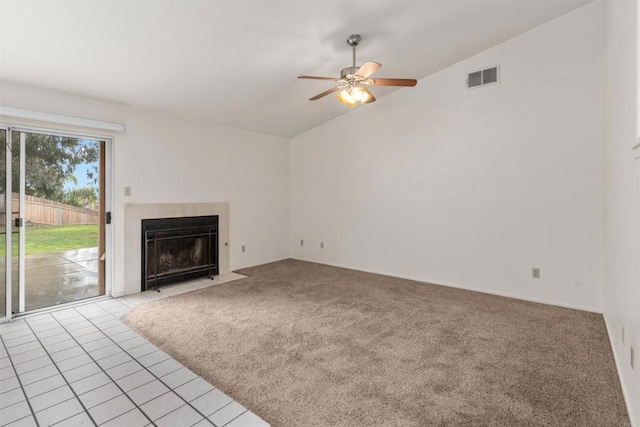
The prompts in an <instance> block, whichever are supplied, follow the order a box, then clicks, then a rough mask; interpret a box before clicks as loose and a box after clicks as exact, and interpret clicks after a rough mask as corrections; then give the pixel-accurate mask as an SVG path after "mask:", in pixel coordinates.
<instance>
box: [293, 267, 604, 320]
mask: <svg viewBox="0 0 640 427" xmlns="http://www.w3.org/2000/svg"><path fill="white" fill-rule="evenodd" d="M292 259H296V260H299V261H307V262H313V263H315V264H323V265H329V266H331V267H339V268H346V269H349V270H355V271H363V272H365V273H373V274H380V275H382V276H389V277H396V278H398V279H407V280H413V281H415V282H421V283H427V284H432V285H438V286H446V287H449V288H456V289H462V290H465V291H472V292H480V293H482V294H489V295H496V296H499V297H505V298H513V299H518V300H522V301H529V302H535V303H538V304H547V305H553V306H556V307H563V308H570V309H572V310H580V311H588V312H589V313H597V314H602V310H601V309H594V308H592V307H583V306H580V305H574V304H565V303H561V302H556V301H548V300H544V299H540V298H531V297H525V296H521V295H515V294H511V293H508V292H498V291H490V290H486V289H478V288H473V287H470V286H461V285H456V284H453V283H447V282H439V281H436V280H428V279H423V278H420V277H413V276H405V275H401V274H391V273H385V272H382V271H376V270H368V269H363V268H355V267H349V266H346V265H340V264H333V263H329V262H320V261H315V260H311V259H304V258H295V257H292Z"/></svg>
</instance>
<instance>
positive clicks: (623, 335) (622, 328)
mask: <svg viewBox="0 0 640 427" xmlns="http://www.w3.org/2000/svg"><path fill="white" fill-rule="evenodd" d="M622 344H624V326H623V327H622Z"/></svg>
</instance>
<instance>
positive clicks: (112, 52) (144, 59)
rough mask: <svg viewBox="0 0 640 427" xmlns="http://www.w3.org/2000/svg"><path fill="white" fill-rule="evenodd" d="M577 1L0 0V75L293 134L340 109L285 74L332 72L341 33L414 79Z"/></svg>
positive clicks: (347, 57)
mask: <svg viewBox="0 0 640 427" xmlns="http://www.w3.org/2000/svg"><path fill="white" fill-rule="evenodd" d="M589 1H590V0H486V1H485V0H466V1H465V0H440V1H434V0H425V1H404V0H386V1H375V0H365V1H361V0H360V1H344V0H342V1H331V0H261V1H246V0H232V1H219V0H210V1H190V0H186V1H115V0H114V1H70V0H69V1H42V2H36V1H32V2H27V1H6V0H2V1H1V2H0V61H1V62H0V79H2V80H5V81H13V82H20V83H25V84H29V85H34V86H40V87H44V88H49V89H55V90H59V91H63V92H67V93H71V94H76V95H81V96H85V97H89V98H94V99H100V100H106V101H111V102H115V103H119V104H125V105H129V106H135V107H142V108H147V109H153V110H160V111H165V112H168V113H171V114H174V115H177V116H181V117H189V118H195V119H199V120H207V121H209V122H213V123H219V124H225V125H229V126H233V127H237V128H242V129H249V130H254V131H259V132H264V133H268V134H273V135H281V136H285V137H291V136H294V135H296V134H298V133H300V132H303V131H305V130H308V129H310V128H312V127H314V126H317V125H319V124H322V123H324V122H326V121H328V120H330V119H332V118H334V117H337V116H339V115H341V114H344V113H346V112H347V111H349V107H346V106H344V105H342V104H340V103H339V102H338V101H337V100H336V99H335V97H334V96H327V97H326V98H323V99H321V100H319V101H314V102H312V101H308V98H310V97H311V96H313V95H316V94H317V93H319V92H322V91H324V90H326V89H328V88H330V87H332V82H327V81H309V80H298V79H297V78H296V77H297V76H298V75H303V74H307V75H319V76H336V77H337V76H338V74H339V71H340V69H341V68H344V67H346V66H350V65H351V48H350V47H349V46H348V45H347V44H346V41H345V40H346V38H347V36H349V35H350V34H352V33H359V34H361V35H362V38H363V39H362V42H361V45H360V47H359V48H358V64H359V65H360V64H361V63H362V62H364V61H367V60H372V61H377V62H380V63H382V64H383V67H382V68H381V69H380V70H378V72H377V73H376V74H375V76H378V77H399V78H416V79H420V78H422V77H425V76H427V75H429V74H431V73H434V72H435V71H438V70H440V69H442V68H445V67H446V66H448V65H451V64H453V63H455V62H457V61H460V60H462V59H464V58H467V57H469V56H471V55H473V54H475V53H477V52H480V51H482V50H484V49H487V48H488V47H491V46H493V45H496V44H497V43H500V42H502V41H504V40H507V39H509V38H512V37H514V36H515V35H517V34H520V33H522V32H524V31H527V30H529V29H531V28H533V27H535V26H538V25H540V24H542V23H544V22H546V21H548V20H550V19H553V18H554V17H557V16H560V15H562V14H564V13H566V12H568V11H570V10H573V9H575V8H577V7H579V6H581V5H584V4H586V3H588V2H589ZM418 84H420V83H418ZM391 90H393V89H392V88H384V87H374V88H373V89H372V91H373V92H374V94H375V95H376V97H377V98H378V101H377V102H384V95H385V94H387V93H389V92H390V91H391ZM399 90H412V89H411V88H403V89H399ZM358 108H367V106H363V107H358Z"/></svg>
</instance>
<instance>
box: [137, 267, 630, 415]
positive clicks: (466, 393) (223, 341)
mask: <svg viewBox="0 0 640 427" xmlns="http://www.w3.org/2000/svg"><path fill="white" fill-rule="evenodd" d="M240 273H242V274H246V275H248V276H250V277H248V278H246V279H241V280H238V281H235V282H231V283H228V284H223V285H220V286H214V287H210V288H207V289H203V290H200V291H195V292H191V293H188V294H183V295H179V296H175V297H171V298H166V299H162V300H159V301H156V302H153V303H150V304H145V305H141V306H139V307H137V308H135V309H134V310H132V311H131V312H130V313H129V315H128V316H127V318H126V320H127V322H128V323H129V324H130V325H131V326H132V327H134V328H135V329H136V330H137V331H139V332H140V333H141V334H143V335H145V336H146V337H148V338H149V339H150V340H151V341H152V342H153V343H155V344H156V345H158V346H159V347H160V348H162V349H163V350H165V351H166V352H168V353H170V354H171V355H172V356H173V357H175V358H176V359H177V360H179V361H180V362H182V363H183V364H184V365H186V366H187V367H189V368H190V369H192V370H193V371H195V372H197V373H198V374H200V375H201V376H203V377H204V378H206V379H207V380H208V381H210V382H211V383H212V384H214V385H215V386H217V387H218V388H220V389H221V390H222V391H224V392H225V393H228V394H230V395H231V396H232V397H233V398H234V399H236V400H237V401H238V402H240V403H242V404H243V405H245V406H246V407H248V408H249V409H250V410H251V411H253V412H255V413H256V414H257V415H259V416H260V417H262V418H263V419H265V420H266V421H267V422H269V423H271V425H272V426H274V427H278V426H281V427H295V426H304V427H310V426H350V427H351V426H599V427H600V426H628V425H630V424H629V421H628V417H627V413H626V409H625V405H624V400H623V397H622V392H621V389H620V384H619V381H618V376H617V373H616V369H615V365H614V361H613V355H612V352H611V348H610V345H609V341H608V338H607V333H606V330H605V325H604V322H603V319H602V316H601V315H598V314H593V313H586V312H582V311H576V310H569V309H564V308H558V307H552V306H547V305H543V304H535V303H529V302H524V301H519V300H515V299H509V298H502V297H496V296H491V295H485V294H481V293H475V292H469V291H463V290H457V289H451V288H446V287H441V286H435V285H429V284H424V283H419V282H413V281H409V280H402V279H395V278H390V277H386V276H380V275H375V274H368V273H362V272H357V271H352V270H345V269H340V268H334V267H328V266H323V265H318V264H312V263H307V262H302V261H295V260H287V261H281V262H277V263H272V264H267V265H263V266H259V267H254V268H250V269H246V270H242V271H240Z"/></svg>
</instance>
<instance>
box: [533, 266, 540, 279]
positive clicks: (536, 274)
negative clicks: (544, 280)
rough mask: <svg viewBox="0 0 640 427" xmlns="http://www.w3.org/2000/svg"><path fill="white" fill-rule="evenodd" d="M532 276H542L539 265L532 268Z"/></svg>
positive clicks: (535, 277) (536, 277) (537, 277)
mask: <svg viewBox="0 0 640 427" xmlns="http://www.w3.org/2000/svg"><path fill="white" fill-rule="evenodd" d="M531 277H533V278H534V279H539V278H540V269H539V268H537V267H533V268H532V269H531Z"/></svg>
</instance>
